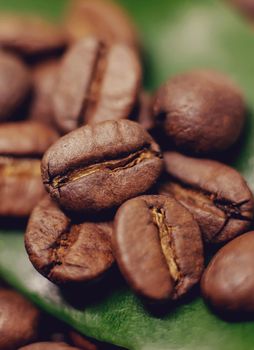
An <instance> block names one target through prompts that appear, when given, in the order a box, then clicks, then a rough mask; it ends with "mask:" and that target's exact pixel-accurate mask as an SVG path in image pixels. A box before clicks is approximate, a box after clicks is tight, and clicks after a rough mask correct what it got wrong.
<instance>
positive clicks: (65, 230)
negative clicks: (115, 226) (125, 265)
mask: <svg viewBox="0 0 254 350" xmlns="http://www.w3.org/2000/svg"><path fill="white" fill-rule="evenodd" d="M111 236H112V224H111V223H110V222H91V221H90V222H89V221H85V220H82V222H81V223H80V222H79V223H76V222H75V221H71V220H70V219H69V218H68V217H67V216H66V215H65V214H64V213H63V212H62V211H61V210H60V209H59V208H58V207H57V205H56V204H55V203H54V202H52V201H51V200H50V199H49V198H48V197H46V198H44V199H43V200H42V201H41V202H40V203H39V204H38V205H37V207H36V208H35V209H34V210H33V212H32V215H31V216H30V219H29V222H28V227H27V231H26V234H25V246H26V250H27V252H28V255H29V259H30V260H31V262H32V264H33V265H34V267H35V268H36V269H37V270H38V271H39V272H40V273H41V274H43V275H44V276H45V277H47V278H48V279H49V280H51V281H52V282H55V283H58V284H64V283H75V282H88V281H91V280H94V279H97V278H99V277H101V276H102V275H103V274H104V273H105V272H106V271H108V270H109V269H110V267H111V266H112V264H113V263H114V257H113V254H112V248H111Z"/></svg>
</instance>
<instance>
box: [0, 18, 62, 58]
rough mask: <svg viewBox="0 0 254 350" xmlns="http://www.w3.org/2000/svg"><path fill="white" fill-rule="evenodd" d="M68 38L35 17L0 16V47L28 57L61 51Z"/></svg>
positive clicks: (55, 27)
mask: <svg viewBox="0 0 254 350" xmlns="http://www.w3.org/2000/svg"><path fill="white" fill-rule="evenodd" d="M67 43H68V37H67V35H66V33H65V32H64V31H63V29H62V28H60V27H57V26H56V25H54V24H52V23H50V22H47V21H46V20H44V19H42V18H39V17H36V16H25V15H23V16H22V15H20V16H19V15H17V14H15V15H12V14H1V15H0V47H2V48H5V49H8V50H11V51H14V52H16V53H18V54H20V55H22V56H25V57H30V58H31V56H37V55H44V54H49V53H52V52H55V51H58V50H62V49H63V48H64V47H66V45H67Z"/></svg>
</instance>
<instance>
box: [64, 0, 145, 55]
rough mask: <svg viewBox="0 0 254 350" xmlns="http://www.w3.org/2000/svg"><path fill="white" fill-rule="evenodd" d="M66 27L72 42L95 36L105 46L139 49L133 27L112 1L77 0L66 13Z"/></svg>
mask: <svg viewBox="0 0 254 350" xmlns="http://www.w3.org/2000/svg"><path fill="white" fill-rule="evenodd" d="M66 28H67V32H68V34H69V35H70V37H71V38H72V40H73V41H76V40H79V39H82V38H84V37H86V36H90V35H95V36H96V37H98V38H100V39H102V41H103V42H105V43H107V45H112V44H114V43H124V44H126V45H129V46H131V47H133V48H138V47H139V40H138V34H137V31H136V28H135V27H134V24H133V22H132V20H131V18H130V17H129V16H128V14H127V13H126V12H125V11H124V9H123V8H122V7H120V6H118V5H117V4H116V3H113V2H111V1H102V0H93V1H90V0H77V1H75V2H72V3H71V5H70V7H69V8H67V11H66Z"/></svg>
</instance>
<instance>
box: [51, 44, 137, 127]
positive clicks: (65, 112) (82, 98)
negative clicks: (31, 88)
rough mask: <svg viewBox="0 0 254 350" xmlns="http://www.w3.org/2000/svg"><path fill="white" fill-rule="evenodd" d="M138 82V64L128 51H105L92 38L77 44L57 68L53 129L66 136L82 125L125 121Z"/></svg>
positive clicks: (118, 48) (119, 48) (120, 48)
mask: <svg viewBox="0 0 254 350" xmlns="http://www.w3.org/2000/svg"><path fill="white" fill-rule="evenodd" d="M140 82H141V66H140V62H139V60H138V58H137V56H136V55H135V53H134V52H133V51H132V50H131V49H130V48H129V47H127V46H125V45H122V44H115V45H113V46H111V47H110V48H109V47H106V46H105V45H104V44H103V43H102V42H101V41H99V40H98V39H96V38H86V39H83V40H81V41H79V42H77V43H76V44H75V45H74V46H73V47H72V48H71V49H70V50H69V51H68V52H67V54H66V55H65V57H64V59H63V63H62V65H61V67H60V73H59V79H58V82H57V84H56V92H55V95H54V112H55V121H56V124H57V126H58V127H59V129H60V130H61V131H62V132H69V131H71V130H74V129H76V128H77V127H79V126H82V125H84V124H86V123H89V124H95V123H98V122H102V121H105V120H118V119H123V118H128V117H129V115H130V113H131V111H132V109H133V108H134V106H135V103H136V100H137V96H138V92H139V87H140Z"/></svg>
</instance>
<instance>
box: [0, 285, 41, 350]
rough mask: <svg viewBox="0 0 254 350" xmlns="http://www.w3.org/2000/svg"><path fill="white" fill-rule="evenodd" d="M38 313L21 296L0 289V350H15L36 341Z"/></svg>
mask: <svg viewBox="0 0 254 350" xmlns="http://www.w3.org/2000/svg"><path fill="white" fill-rule="evenodd" d="M39 319H40V313H39V311H38V310H37V309H36V308H35V307H34V306H33V305H32V304H31V303H30V302H29V301H27V300H26V299H24V298H23V297H22V296H21V295H19V294H18V293H16V292H15V291H12V290H9V289H0V349H4V350H16V349H17V348H19V347H20V346H23V345H25V344H28V343H29V342H32V341H33V340H35V339H36V337H37V333H38V327H39Z"/></svg>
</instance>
